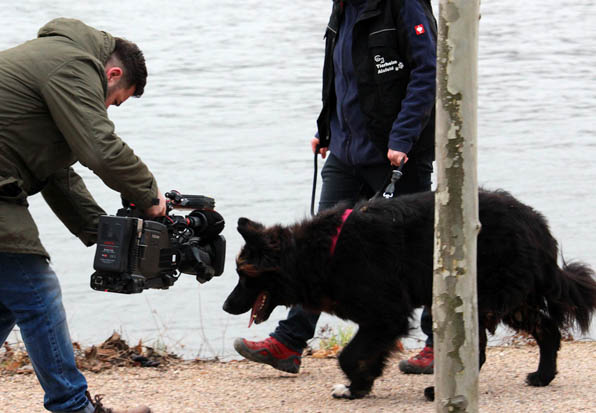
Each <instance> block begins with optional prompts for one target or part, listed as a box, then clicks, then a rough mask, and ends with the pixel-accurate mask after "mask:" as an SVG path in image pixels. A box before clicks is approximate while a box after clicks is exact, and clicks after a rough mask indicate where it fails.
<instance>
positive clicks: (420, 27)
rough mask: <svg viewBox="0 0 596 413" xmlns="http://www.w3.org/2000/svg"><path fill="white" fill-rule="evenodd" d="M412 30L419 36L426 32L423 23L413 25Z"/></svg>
mask: <svg viewBox="0 0 596 413" xmlns="http://www.w3.org/2000/svg"><path fill="white" fill-rule="evenodd" d="M414 30H416V36H420V35H421V34H424V33H426V30H424V25H422V24H419V25H418V26H416V27H414Z"/></svg>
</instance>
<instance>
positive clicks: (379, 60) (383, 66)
mask: <svg viewBox="0 0 596 413" xmlns="http://www.w3.org/2000/svg"><path fill="white" fill-rule="evenodd" d="M374 60H375V66H376V67H377V74H378V75H380V74H383V73H387V72H397V71H399V70H401V69H403V68H404V64H403V63H402V62H398V61H397V60H391V61H389V62H386V61H385V58H384V57H383V56H381V55H380V54H378V55H375V57H374Z"/></svg>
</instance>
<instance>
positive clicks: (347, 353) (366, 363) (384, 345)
mask: <svg viewBox="0 0 596 413" xmlns="http://www.w3.org/2000/svg"><path fill="white" fill-rule="evenodd" d="M384 333H386V330H385V331H383V330H382V329H378V328H377V329H372V328H363V327H362V326H361V327H360V328H359V330H358V333H356V335H355V336H354V338H353V339H352V341H350V343H349V344H348V345H347V346H346V347H345V348H344V350H343V351H342V352H341V354H340V355H339V365H340V367H341V369H342V370H343V372H344V373H345V374H346V376H347V377H348V379H349V380H350V382H351V383H350V385H349V386H344V385H342V384H339V385H335V386H334V387H333V392H332V395H333V397H335V398H343V399H359V398H362V397H364V396H366V395H367V394H369V393H370V391H371V389H372V386H373V383H374V381H375V379H376V378H377V377H379V376H380V375H381V374H382V373H383V368H384V366H385V360H386V359H387V357H388V356H389V353H390V352H391V349H392V348H393V345H394V344H395V337H388V336H385V335H384Z"/></svg>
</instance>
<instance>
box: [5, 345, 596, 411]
mask: <svg viewBox="0 0 596 413" xmlns="http://www.w3.org/2000/svg"><path fill="white" fill-rule="evenodd" d="M414 353H416V351H415V350H412V351H406V352H404V353H402V354H398V355H396V356H395V360H394V362H390V363H389V366H388V368H387V369H386V370H385V374H384V375H383V376H382V377H380V378H379V379H377V381H376V382H375V386H374V388H373V392H372V393H371V395H370V396H368V397H366V398H364V399H361V400H353V401H348V400H335V399H333V398H332V397H331V388H332V386H333V384H334V383H345V379H344V377H343V375H342V372H341V370H340V369H339V366H338V364H337V360H336V359H318V358H313V357H306V358H304V359H303V362H302V368H301V370H300V373H299V374H298V375H292V374H286V373H282V372H279V371H277V370H275V369H273V368H271V367H269V366H263V365H259V364H256V363H251V362H247V361H232V362H225V363H224V362H217V361H214V362H210V361H185V362H176V363H173V364H171V365H169V366H168V367H165V368H122V367H116V368H113V369H109V370H105V371H103V372H101V373H90V372H85V375H86V377H87V380H88V382H89V388H90V391H91V393H92V394H96V393H101V394H104V395H105V398H104V404H105V405H106V406H107V407H112V408H114V407H117V408H124V407H132V406H135V405H137V404H147V405H149V406H151V408H152V409H153V412H155V413H167V412H172V413H174V412H176V413H181V412H259V413H261V412H276V413H279V412H313V413H314V412H318V413H326V412H346V411H349V412H367V413H369V412H408V413H418V412H420V413H427V412H428V413H431V412H434V411H435V408H434V405H433V403H429V402H426V401H425V400H424V397H423V389H424V387H426V386H429V385H432V384H433V378H432V376H430V375H424V376H417V375H405V374H402V373H400V372H399V370H398V368H397V360H398V359H401V358H404V357H409V356H410V355H412V354H414ZM537 363H538V349H537V347H535V346H531V345H522V346H506V347H490V348H489V349H488V352H487V362H486V364H485V365H484V367H483V368H482V371H481V373H480V388H479V391H480V406H479V407H480V411H481V412H483V413H492V412H494V413H497V412H498V413H502V412H507V413H513V412H523V413H532V412H536V413H538V412H539V413H545V412H569V413H571V412H573V413H576V412H596V342H564V343H563V345H562V349H561V351H560V352H559V363H558V366H559V374H558V375H557V377H556V378H555V380H553V382H552V383H551V384H550V385H549V386H547V387H540V388H537V387H528V386H526V385H525V384H524V379H525V376H526V374H527V373H529V372H531V371H534V370H535V368H536V366H537ZM0 388H1V389H2V391H1V392H0V412H11V413H19V412H27V413H31V412H44V411H45V410H44V409H43V407H42V399H43V392H42V390H41V388H40V386H39V384H38V382H37V379H36V377H35V375H33V374H13V375H9V374H3V375H2V376H0Z"/></svg>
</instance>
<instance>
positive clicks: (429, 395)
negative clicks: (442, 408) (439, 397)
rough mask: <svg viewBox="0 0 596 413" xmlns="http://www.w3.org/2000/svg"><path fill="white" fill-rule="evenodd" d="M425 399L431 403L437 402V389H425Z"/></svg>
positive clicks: (432, 387)
mask: <svg viewBox="0 0 596 413" xmlns="http://www.w3.org/2000/svg"><path fill="white" fill-rule="evenodd" d="M424 398H425V399H426V400H428V401H429V402H432V401H435V387H434V386H430V387H427V388H426V389H424Z"/></svg>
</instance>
